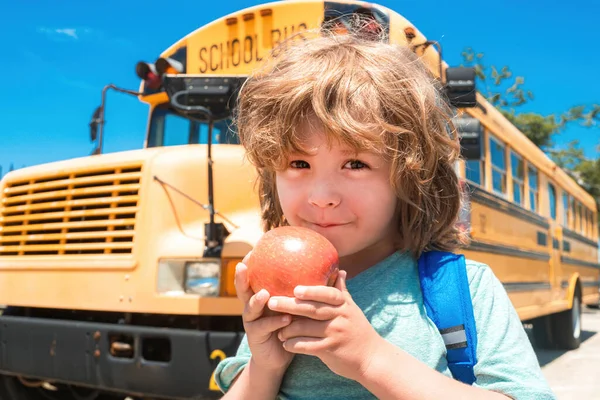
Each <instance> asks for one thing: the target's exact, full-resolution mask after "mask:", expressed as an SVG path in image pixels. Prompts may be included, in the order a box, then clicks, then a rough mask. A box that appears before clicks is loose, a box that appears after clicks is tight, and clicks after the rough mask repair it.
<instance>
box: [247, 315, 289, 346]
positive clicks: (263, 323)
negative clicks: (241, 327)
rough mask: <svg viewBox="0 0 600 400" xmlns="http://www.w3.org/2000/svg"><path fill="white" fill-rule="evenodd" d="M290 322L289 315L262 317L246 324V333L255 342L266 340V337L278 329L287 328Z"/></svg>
mask: <svg viewBox="0 0 600 400" xmlns="http://www.w3.org/2000/svg"><path fill="white" fill-rule="evenodd" d="M290 322H292V316H291V315H276V316H273V317H263V318H260V319H257V320H256V321H252V322H250V323H248V324H247V327H246V331H247V333H248V334H250V335H252V337H253V338H254V339H255V340H258V341H262V340H266V339H267V338H268V336H269V335H270V334H271V333H273V332H275V331H277V330H278V329H281V328H284V327H286V326H288V325H289V324H290Z"/></svg>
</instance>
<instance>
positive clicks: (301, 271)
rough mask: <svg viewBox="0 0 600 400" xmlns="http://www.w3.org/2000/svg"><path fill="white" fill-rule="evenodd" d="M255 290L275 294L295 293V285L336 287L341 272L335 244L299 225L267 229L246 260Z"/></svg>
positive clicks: (288, 294) (291, 294)
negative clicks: (334, 285) (264, 290)
mask: <svg viewBox="0 0 600 400" xmlns="http://www.w3.org/2000/svg"><path fill="white" fill-rule="evenodd" d="M246 266H247V267H248V279H249V283H250V287H251V288H252V290H253V291H254V293H258V292H259V291H260V290H261V289H266V290H267V291H268V292H269V294H270V295H271V296H289V297H293V296H294V288H295V287H296V286H298V285H303V286H318V285H326V286H332V285H333V284H334V282H335V280H336V278H337V275H338V271H339V258H338V253H337V250H336V249H335V247H333V245H332V244H331V242H330V241H329V240H327V239H326V238H325V237H323V236H322V235H320V234H319V233H317V232H315V231H313V230H311V229H308V228H302V227H297V226H282V227H279V228H274V229H271V230H270V231H268V232H266V233H265V234H264V235H263V236H262V237H261V238H260V239H259V241H258V242H257V243H256V246H255V247H254V249H253V250H252V253H251V254H250V257H249V258H248V260H247V262H246Z"/></svg>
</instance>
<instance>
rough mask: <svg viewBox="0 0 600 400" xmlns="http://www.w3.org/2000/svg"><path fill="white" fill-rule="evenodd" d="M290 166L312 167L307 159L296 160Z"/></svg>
mask: <svg viewBox="0 0 600 400" xmlns="http://www.w3.org/2000/svg"><path fill="white" fill-rule="evenodd" d="M290 167H292V168H297V169H300V168H310V165H309V164H308V163H307V162H306V161H303V160H294V161H292V162H290Z"/></svg>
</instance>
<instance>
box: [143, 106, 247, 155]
mask: <svg viewBox="0 0 600 400" xmlns="http://www.w3.org/2000/svg"><path fill="white" fill-rule="evenodd" d="M207 143H208V124H207V123H203V122H198V121H192V120H190V119H188V118H186V117H184V116H182V115H181V114H178V113H176V112H175V111H173V110H171V109H169V108H161V107H156V108H155V109H154V111H153V112H152V116H151V118H150V132H149V136H148V147H164V146H181V145H186V144H207ZM212 143H213V144H239V143H240V142H239V137H238V136H237V132H236V131H235V126H234V125H233V123H232V121H231V119H226V120H222V121H217V122H215V123H214V124H213V134H212Z"/></svg>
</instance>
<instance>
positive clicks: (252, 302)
mask: <svg viewBox="0 0 600 400" xmlns="http://www.w3.org/2000/svg"><path fill="white" fill-rule="evenodd" d="M235 288H236V291H237V296H238V298H239V299H240V300H241V301H242V302H243V303H244V304H245V306H244V312H243V313H242V320H243V322H244V330H245V331H246V336H247V339H248V346H249V347H250V351H251V353H252V360H253V362H254V364H256V365H258V366H260V367H261V368H264V369H266V370H270V371H273V372H284V371H285V369H286V368H287V367H288V366H289V364H290V362H291V361H292V359H293V358H294V354H292V353H289V352H287V351H286V350H285V349H284V348H283V346H282V344H281V341H280V340H279V339H278V338H277V330H278V329H280V328H283V327H284V326H287V325H289V323H290V322H291V320H292V317H291V316H290V315H273V313H270V315H269V316H266V315H263V314H265V312H267V313H268V311H269V309H267V308H265V304H266V303H267V301H268V300H269V297H270V295H269V292H267V291H266V290H264V289H263V290H261V291H260V292H258V293H256V294H254V292H253V291H252V289H251V288H250V285H249V282H248V269H247V267H246V265H244V264H243V262H242V263H239V264H238V265H237V267H236V271H235ZM282 370H283V371H282Z"/></svg>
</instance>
